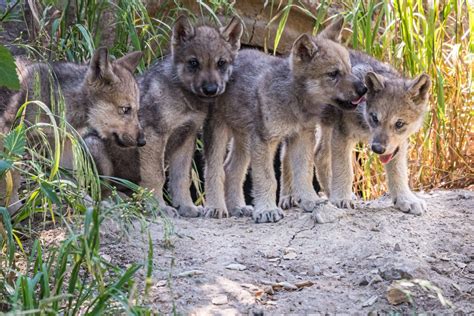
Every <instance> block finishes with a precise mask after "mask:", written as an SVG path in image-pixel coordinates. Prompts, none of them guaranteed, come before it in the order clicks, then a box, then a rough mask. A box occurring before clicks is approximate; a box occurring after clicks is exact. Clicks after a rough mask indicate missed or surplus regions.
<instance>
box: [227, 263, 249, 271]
mask: <svg viewBox="0 0 474 316" xmlns="http://www.w3.org/2000/svg"><path fill="white" fill-rule="evenodd" d="M225 268H226V269H229V270H237V271H244V270H247V267H246V266H244V265H243V264H240V263H231V264H229V265H228V266H226V267H225Z"/></svg>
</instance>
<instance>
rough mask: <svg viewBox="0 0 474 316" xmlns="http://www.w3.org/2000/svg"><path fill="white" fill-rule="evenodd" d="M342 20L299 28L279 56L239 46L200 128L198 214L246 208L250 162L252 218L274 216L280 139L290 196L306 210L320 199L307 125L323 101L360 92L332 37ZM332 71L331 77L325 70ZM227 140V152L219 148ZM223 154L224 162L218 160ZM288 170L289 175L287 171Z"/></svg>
mask: <svg viewBox="0 0 474 316" xmlns="http://www.w3.org/2000/svg"><path fill="white" fill-rule="evenodd" d="M341 28H342V20H338V21H337V22H336V23H334V24H332V25H330V26H329V27H328V28H327V29H326V30H325V31H323V32H322V33H321V34H320V35H318V36H317V37H312V36H309V35H306V34H304V35H302V36H300V37H299V38H298V39H297V40H296V41H295V44H294V46H293V49H292V54H291V55H290V56H289V57H287V58H277V57H272V56H268V55H265V54H263V53H261V52H258V51H255V50H243V51H241V52H240V53H239V56H238V57H237V61H236V64H235V70H234V72H233V74H232V77H231V84H229V87H228V89H227V91H226V93H225V94H223V95H222V96H221V97H219V98H218V100H217V102H216V104H215V106H214V107H213V108H212V111H211V113H210V116H209V119H208V121H207V122H206V125H205V128H204V145H205V148H204V150H205V158H206V168H205V183H206V207H205V211H206V215H208V216H212V217H219V218H220V217H225V216H229V215H232V214H235V215H241V214H248V213H250V211H251V210H252V209H251V207H249V206H247V205H245V201H244V196H243V191H242V185H243V180H244V178H245V174H246V172H247V169H248V167H249V165H250V167H251V170H252V172H251V175H252V184H253V192H252V195H253V198H254V208H255V209H254V210H253V212H252V215H253V218H254V220H255V221H256V222H258V223H261V222H276V221H279V220H280V219H282V218H283V216H284V214H283V211H282V209H281V208H280V207H278V206H277V205H276V189H277V182H276V179H275V174H274V171H273V158H274V155H275V151H276V149H277V147H278V145H279V144H280V143H281V142H282V141H285V142H286V143H287V149H286V150H284V155H285V156H286V157H288V158H285V159H288V162H286V161H285V162H284V163H283V166H288V167H289V169H291V170H288V171H284V172H289V175H290V176H288V177H287V179H291V180H288V181H290V182H291V183H290V184H289V185H290V186H291V188H294V191H293V192H297V194H296V195H295V201H298V205H299V206H301V207H302V208H304V209H305V210H306V211H311V210H312V209H313V208H314V207H316V206H318V205H319V204H321V203H323V202H322V201H321V199H320V198H319V197H318V196H317V194H316V192H315V191H314V189H313V188H312V185H311V179H310V178H311V176H310V175H311V170H312V156H313V148H314V147H312V145H314V129H315V126H316V123H317V122H319V120H320V117H321V115H322V110H323V109H324V104H331V105H333V106H340V107H342V108H344V107H346V106H349V105H350V104H351V101H353V100H356V99H359V97H360V96H361V95H360V94H359V92H360V93H362V94H364V93H365V87H364V85H363V83H362V82H361V80H359V79H357V78H356V77H355V76H353V75H352V73H351V66H350V62H349V53H348V52H347V50H346V49H345V48H343V47H342V46H341V45H340V44H338V43H337V42H336V40H337V38H338V37H339V33H340V31H341ZM334 70H337V71H338V74H337V79H334V78H331V77H330V76H329V75H328V73H332V72H333V71H334ZM231 139H232V142H231V147H230V151H229V153H228V155H227V158H226V159H225V156H226V147H227V145H228V143H229V140H231ZM224 159H225V162H224ZM292 173H294V176H291V175H292Z"/></svg>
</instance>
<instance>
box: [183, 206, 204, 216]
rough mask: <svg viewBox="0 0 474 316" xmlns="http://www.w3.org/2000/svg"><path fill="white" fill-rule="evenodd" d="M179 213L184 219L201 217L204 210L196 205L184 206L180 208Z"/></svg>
mask: <svg viewBox="0 0 474 316" xmlns="http://www.w3.org/2000/svg"><path fill="white" fill-rule="evenodd" d="M178 213H179V215H181V216H183V217H199V216H201V215H202V213H203V208H202V207H201V206H195V205H183V206H179V207H178Z"/></svg>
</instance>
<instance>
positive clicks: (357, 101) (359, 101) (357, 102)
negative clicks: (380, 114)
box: [351, 96, 365, 105]
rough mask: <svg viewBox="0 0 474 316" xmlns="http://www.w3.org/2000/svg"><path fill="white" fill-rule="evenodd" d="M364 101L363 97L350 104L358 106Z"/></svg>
mask: <svg viewBox="0 0 474 316" xmlns="http://www.w3.org/2000/svg"><path fill="white" fill-rule="evenodd" d="M363 101H365V97H364V96H361V97H360V98H359V99H357V100H355V101H351V103H352V104H354V105H356V104H359V103H361V102H363Z"/></svg>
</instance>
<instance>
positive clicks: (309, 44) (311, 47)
mask: <svg viewBox="0 0 474 316" xmlns="http://www.w3.org/2000/svg"><path fill="white" fill-rule="evenodd" d="M291 53H292V55H293V56H295V57H296V58H298V59H299V60H301V61H303V62H309V61H311V60H312V59H313V57H314V56H315V55H316V54H317V53H318V47H317V46H316V44H315V43H314V42H313V40H312V39H311V35H308V34H301V35H300V36H299V37H298V38H297V39H296V41H295V42H294V44H293V48H292V49H291Z"/></svg>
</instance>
